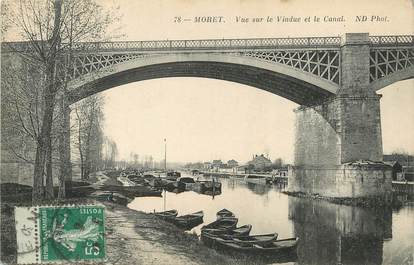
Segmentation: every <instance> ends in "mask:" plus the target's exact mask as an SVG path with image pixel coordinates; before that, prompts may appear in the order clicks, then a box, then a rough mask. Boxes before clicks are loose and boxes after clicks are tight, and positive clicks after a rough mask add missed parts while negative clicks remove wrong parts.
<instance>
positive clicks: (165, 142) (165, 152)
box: [164, 138, 167, 173]
mask: <svg viewBox="0 0 414 265" xmlns="http://www.w3.org/2000/svg"><path fill="white" fill-rule="evenodd" d="M164 170H165V173H167V139H165V138H164Z"/></svg>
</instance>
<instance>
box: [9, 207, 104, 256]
mask: <svg viewBox="0 0 414 265" xmlns="http://www.w3.org/2000/svg"><path fill="white" fill-rule="evenodd" d="M104 210H105V207H104V206H102V205H73V206H36V207H16V209H15V218H16V239H17V262H18V263H20V264H28V263H47V262H65V261H66V262H68V261H70V262H73V261H81V260H90V261H103V260H104V259H105V254H106V252H105V251H106V249H105V212H104Z"/></svg>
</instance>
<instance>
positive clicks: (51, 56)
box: [2, 0, 116, 202]
mask: <svg viewBox="0 0 414 265" xmlns="http://www.w3.org/2000/svg"><path fill="white" fill-rule="evenodd" d="M4 2H7V3H6V4H5V3H4ZM4 6H6V7H7V11H8V12H6V14H5V17H3V21H6V24H7V25H12V26H14V28H15V31H14V32H18V33H19V34H20V39H21V40H23V41H25V43H24V45H25V49H23V50H20V49H19V47H21V46H13V45H11V48H12V49H15V50H16V52H20V53H21V55H22V56H23V57H25V58H26V59H27V60H30V61H31V62H33V64H34V65H36V67H37V69H38V70H39V71H40V72H41V73H40V77H41V78H42V88H43V89H42V92H41V99H42V100H41V102H42V106H41V108H42V115H41V118H40V122H39V132H38V135H37V136H36V142H35V143H36V155H35V159H34V174H33V196H32V198H33V201H34V202H36V201H40V200H42V198H43V185H44V183H43V176H44V175H45V174H46V175H47V178H46V179H47V180H51V179H52V162H53V161H52V127H53V114H54V108H55V101H56V96H57V93H58V91H59V90H62V89H63V90H64V89H65V88H66V84H67V78H66V77H67V76H68V75H67V71H68V69H69V66H70V65H71V64H72V60H73V47H74V44H75V43H76V42H80V41H89V40H102V39H104V38H105V36H106V33H107V31H106V29H107V28H108V26H109V25H110V24H111V22H113V21H114V17H113V13H112V12H107V11H105V10H104V9H103V7H102V6H100V5H99V4H98V3H96V2H95V1H94V0H70V1H69V0H20V1H3V2H2V12H3V10H4V9H5V8H3V7H4ZM115 19H116V18H115ZM2 25H3V24H2ZM6 30H7V29H6ZM2 31H3V28H2ZM48 183H50V182H48ZM51 188H53V187H51V186H50V185H47V191H48V192H47V194H53V191H52V192H51V191H50V189H51ZM59 188H60V191H59V195H60V196H64V194H65V192H64V189H65V186H64V178H63V177H62V176H60V178H59Z"/></svg>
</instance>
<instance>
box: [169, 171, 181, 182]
mask: <svg viewBox="0 0 414 265" xmlns="http://www.w3.org/2000/svg"><path fill="white" fill-rule="evenodd" d="M179 177H181V173H180V172H177V171H170V172H167V176H166V177H165V178H166V179H167V180H174V181H176V180H177V179H178V178H179Z"/></svg>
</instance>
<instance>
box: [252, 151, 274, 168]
mask: <svg viewBox="0 0 414 265" xmlns="http://www.w3.org/2000/svg"><path fill="white" fill-rule="evenodd" d="M247 164H248V165H253V166H254V170H255V171H263V170H264V169H266V168H269V167H270V166H271V165H272V161H270V159H269V158H267V157H265V156H264V155H263V154H261V155H255V156H254V157H253V159H252V160H251V161H249V162H247Z"/></svg>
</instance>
